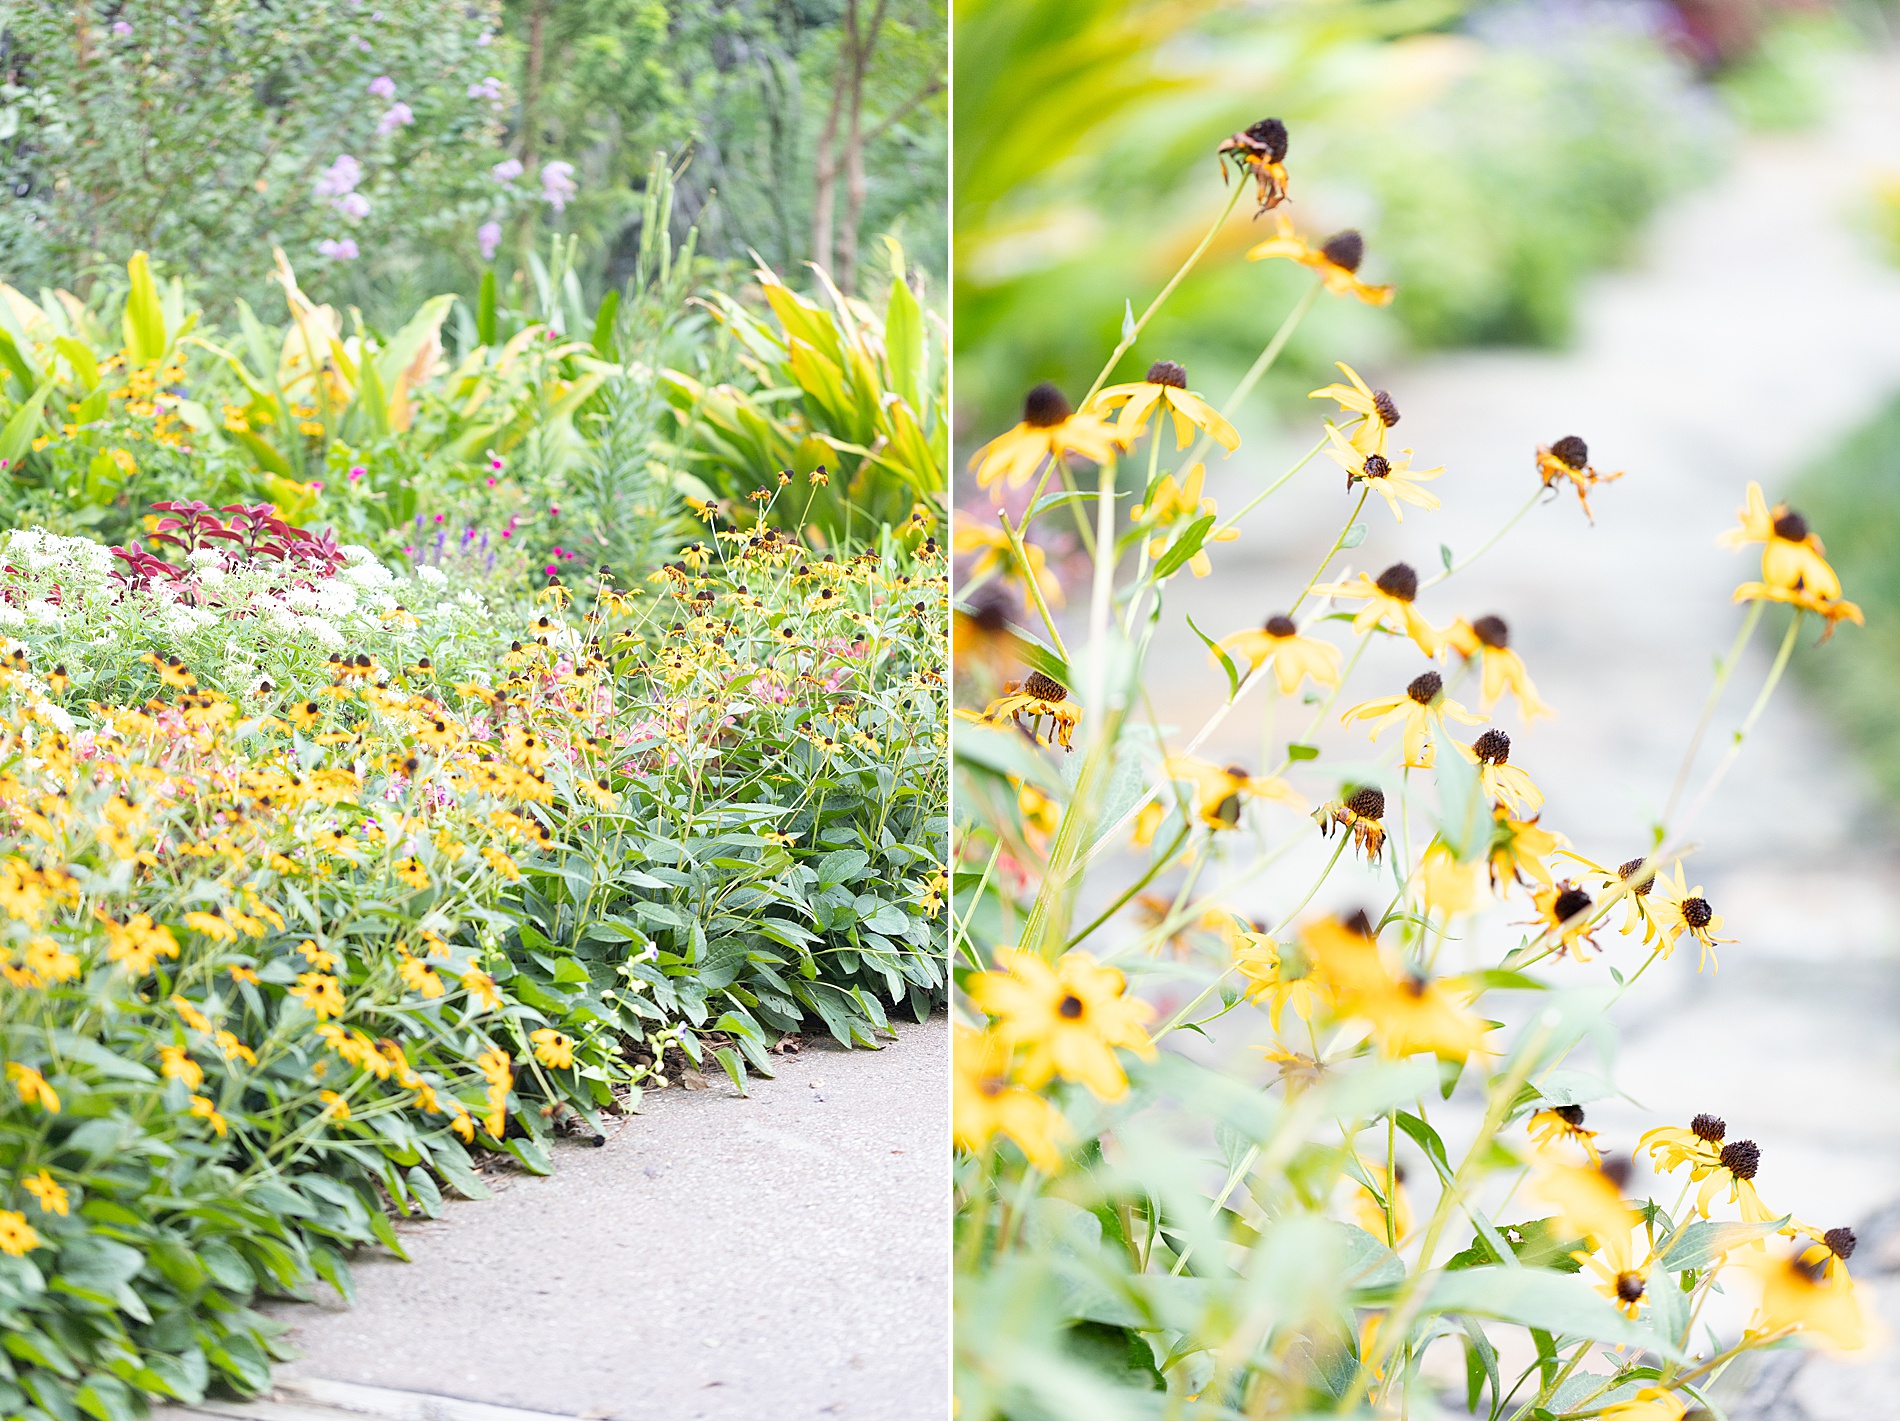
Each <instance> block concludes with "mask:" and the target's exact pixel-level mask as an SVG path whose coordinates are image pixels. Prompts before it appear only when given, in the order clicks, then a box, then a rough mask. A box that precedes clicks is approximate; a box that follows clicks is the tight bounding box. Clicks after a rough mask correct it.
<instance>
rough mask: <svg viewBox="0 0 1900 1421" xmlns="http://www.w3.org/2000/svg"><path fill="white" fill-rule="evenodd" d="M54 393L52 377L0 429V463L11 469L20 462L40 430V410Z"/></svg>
mask: <svg viewBox="0 0 1900 1421" xmlns="http://www.w3.org/2000/svg"><path fill="white" fill-rule="evenodd" d="M52 393H53V381H52V377H50V376H49V377H47V379H46V381H45V383H43V384H42V385H41V386H40V387H39V389H37V390H35V391H34V392H33V393H32V395H30V396H29V397H28V398H27V401H26V403H25V404H23V405H21V406H20V407H19V408H18V409H17V410H15V411H14V412H13V417H12V418H11V419H9V420H8V421H7V422H6V426H5V428H0V462H4V463H6V464H7V466H8V467H9V468H10V467H12V466H13V465H14V464H17V463H18V462H19V461H20V456H21V455H22V454H24V453H25V452H26V451H27V447H28V446H29V445H30V444H32V442H33V432H34V431H35V430H36V429H38V428H39V423H40V410H41V409H42V408H43V407H44V406H45V404H46V397H47V396H48V395H50V394H52Z"/></svg>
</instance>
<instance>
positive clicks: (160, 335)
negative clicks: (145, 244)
mask: <svg viewBox="0 0 1900 1421" xmlns="http://www.w3.org/2000/svg"><path fill="white" fill-rule="evenodd" d="M125 271H126V275H127V276H129V277H130V278H131V279H132V289H131V290H130V291H128V292H127V293H126V297H125V316H124V319H123V325H124V327H125V351H126V356H127V361H126V363H127V365H128V367H136V366H140V365H146V364H149V363H150V362H152V361H154V360H157V359H158V358H159V357H160V356H162V355H164V353H165V310H164V307H163V306H162V305H161V304H160V302H159V298H158V283H157V282H155V281H153V280H152V263H151V259H150V258H149V257H147V256H146V255H145V253H144V252H134V253H132V260H131V261H129V262H127V263H126V264H125ZM128 373H130V371H129V370H128Z"/></svg>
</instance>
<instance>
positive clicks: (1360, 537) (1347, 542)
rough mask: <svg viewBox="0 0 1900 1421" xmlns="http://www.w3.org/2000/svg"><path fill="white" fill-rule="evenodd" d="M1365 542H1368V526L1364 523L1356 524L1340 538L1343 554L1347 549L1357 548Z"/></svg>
mask: <svg viewBox="0 0 1900 1421" xmlns="http://www.w3.org/2000/svg"><path fill="white" fill-rule="evenodd" d="M1365 540H1366V525H1365V524H1363V523H1355V524H1353V525H1352V527H1350V528H1348V529H1347V530H1346V531H1345V534H1344V535H1343V536H1342V537H1341V538H1340V540H1339V546H1340V550H1341V551H1342V552H1343V551H1344V550H1345V549H1347V548H1356V547H1358V546H1359V545H1360V544H1361V543H1363V542H1365Z"/></svg>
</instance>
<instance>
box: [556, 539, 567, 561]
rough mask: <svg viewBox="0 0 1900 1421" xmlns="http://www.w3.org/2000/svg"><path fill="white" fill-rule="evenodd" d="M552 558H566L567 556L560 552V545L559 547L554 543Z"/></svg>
mask: <svg viewBox="0 0 1900 1421" xmlns="http://www.w3.org/2000/svg"><path fill="white" fill-rule="evenodd" d="M554 556H555V557H557V558H560V557H566V556H567V554H566V553H564V552H562V551H561V545H560V544H559V543H556V544H555V545H554Z"/></svg>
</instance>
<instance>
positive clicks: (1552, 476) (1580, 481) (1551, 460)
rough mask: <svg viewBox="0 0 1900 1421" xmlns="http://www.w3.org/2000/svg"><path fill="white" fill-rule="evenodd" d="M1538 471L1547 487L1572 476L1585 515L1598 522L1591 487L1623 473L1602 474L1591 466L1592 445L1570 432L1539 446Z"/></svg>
mask: <svg viewBox="0 0 1900 1421" xmlns="http://www.w3.org/2000/svg"><path fill="white" fill-rule="evenodd" d="M1537 474H1538V477H1539V478H1541V479H1543V481H1544V487H1545V488H1552V487H1554V486H1556V484H1557V483H1559V482H1560V481H1561V480H1564V479H1568V480H1569V481H1570V486H1571V487H1572V488H1574V489H1575V490H1576V491H1577V503H1578V504H1579V505H1580V506H1581V507H1582V509H1583V516H1584V517H1585V518H1588V519H1590V521H1591V522H1592V523H1594V522H1596V518H1595V516H1594V515H1593V514H1592V513H1591V512H1590V490H1591V489H1593V488H1595V487H1596V486H1597V485H1598V484H1607V483H1611V482H1613V481H1614V480H1616V479H1620V478H1622V477H1623V473H1622V471H1621V470H1620V469H1619V470H1618V471H1617V472H1616V473H1614V474H1599V473H1598V472H1597V471H1596V470H1595V469H1593V468H1591V467H1590V446H1589V445H1588V444H1586V443H1584V442H1583V440H1582V439H1580V438H1578V437H1577V436H1576V435H1574V434H1566V435H1565V436H1564V437H1563V438H1562V439H1559V440H1556V441H1555V442H1553V443H1550V444H1540V445H1539V446H1538V447H1537Z"/></svg>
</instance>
